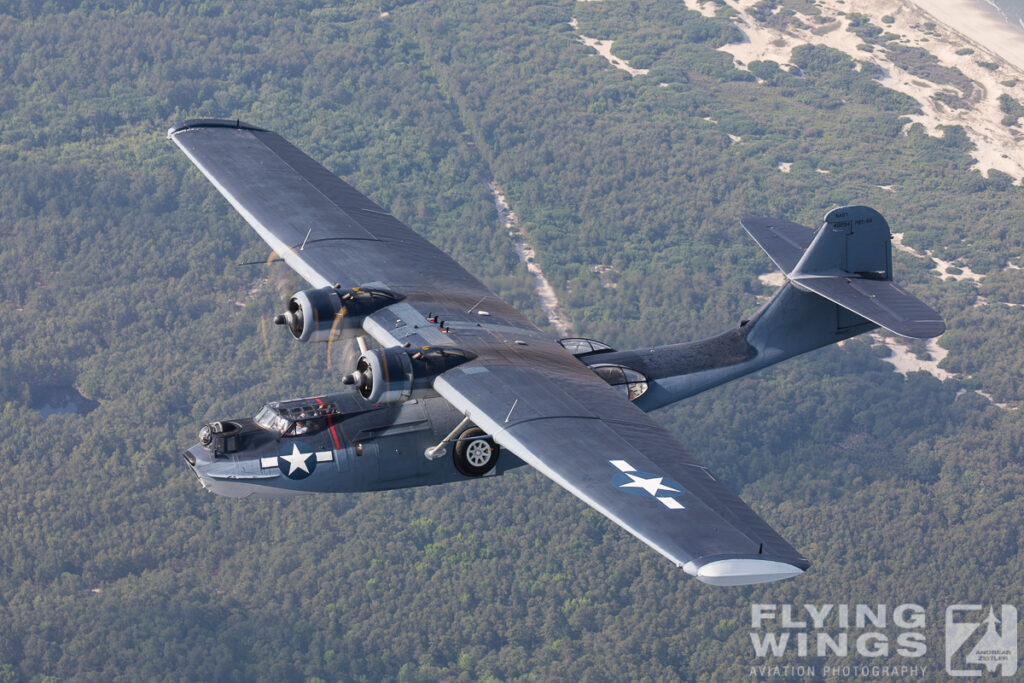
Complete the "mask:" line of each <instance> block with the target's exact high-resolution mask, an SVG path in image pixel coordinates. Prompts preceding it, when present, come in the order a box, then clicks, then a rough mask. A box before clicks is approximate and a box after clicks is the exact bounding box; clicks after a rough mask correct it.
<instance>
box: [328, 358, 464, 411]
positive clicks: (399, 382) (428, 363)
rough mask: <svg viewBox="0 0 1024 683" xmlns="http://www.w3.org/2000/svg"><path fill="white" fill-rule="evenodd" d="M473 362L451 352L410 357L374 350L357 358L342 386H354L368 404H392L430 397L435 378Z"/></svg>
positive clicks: (343, 379)
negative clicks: (353, 369)
mask: <svg viewBox="0 0 1024 683" xmlns="http://www.w3.org/2000/svg"><path fill="white" fill-rule="evenodd" d="M472 359H473V355H472V354H468V353H466V352H465V351H462V350H459V349H450V348H424V349H421V350H419V351H413V352H411V353H410V352H409V351H407V350H405V349H399V348H390V349H373V350H372V351H367V352H366V353H364V354H363V355H362V356H360V357H359V361H358V362H357V363H356V370H355V372H353V373H352V374H351V375H346V376H345V377H344V378H342V382H343V383H344V384H354V385H355V387H356V389H357V390H358V391H359V394H360V395H361V396H362V397H363V398H365V399H366V400H367V401H369V402H370V403H395V402H399V401H406V400H408V399H410V398H415V397H418V396H423V395H425V394H428V393H431V392H432V391H433V382H434V378H435V377H437V376H438V375H440V374H441V373H442V372H445V371H446V370H450V369H451V368H454V367H455V366H457V365H461V364H462V363H465V362H466V361H469V360H472Z"/></svg>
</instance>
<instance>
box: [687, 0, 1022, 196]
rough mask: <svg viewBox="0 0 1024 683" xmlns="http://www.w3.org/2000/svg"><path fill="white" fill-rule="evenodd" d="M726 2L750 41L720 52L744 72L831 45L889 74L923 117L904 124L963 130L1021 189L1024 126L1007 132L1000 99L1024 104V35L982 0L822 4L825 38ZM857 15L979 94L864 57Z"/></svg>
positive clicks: (741, 0)
mask: <svg viewBox="0 0 1024 683" xmlns="http://www.w3.org/2000/svg"><path fill="white" fill-rule="evenodd" d="M724 2H725V3H726V4H727V5H728V6H729V7H730V8H731V9H733V10H735V11H736V13H735V15H734V19H733V20H734V21H735V22H736V24H737V26H738V27H739V28H740V30H742V31H743V33H744V35H745V36H746V40H744V41H743V42H740V43H734V44H731V45H725V46H723V47H722V48H720V49H721V50H722V51H724V52H728V53H729V54H731V55H732V56H733V59H734V60H735V63H736V66H737V68H740V69H745V68H747V67H746V65H747V64H749V63H750V62H752V61H755V60H771V61H774V62H777V63H778V64H779V65H780V66H781V67H782V68H785V69H788V68H789V61H790V58H791V55H792V52H793V48H794V47H796V46H798V45H803V44H816V45H826V46H828V47H832V48H835V49H837V50H840V51H842V52H845V53H846V54H848V55H850V56H851V57H852V58H853V59H855V60H858V61H861V62H867V63H872V64H875V65H877V66H878V67H879V68H881V69H882V71H883V73H884V74H885V75H884V77H883V78H881V79H880V82H881V83H882V84H883V85H885V86H886V87H889V88H892V89H893V90H897V91H899V92H902V93H905V94H907V95H909V96H911V97H913V98H914V99H915V100H917V102H918V103H919V104H920V106H921V111H922V113H920V114H914V115H909V116H906V117H905V118H906V120H907V125H908V127H909V126H910V125H911V124H913V123H920V124H921V125H922V126H924V128H925V130H926V131H927V132H928V133H929V134H930V135H934V136H942V135H943V134H944V131H943V128H942V126H961V127H962V128H963V129H964V131H965V133H966V134H967V136H968V138H970V140H971V141H972V142H973V143H974V145H975V147H976V149H975V150H974V151H973V152H972V156H973V157H974V159H975V160H976V164H975V168H976V169H978V170H979V171H980V172H981V173H982V174H984V175H986V176H987V175H988V172H989V171H990V170H992V169H995V170H998V171H1001V172H1003V173H1006V174H1008V175H1010V176H1011V177H1013V179H1014V182H1015V184H1017V185H1020V184H1021V181H1022V179H1024V144H1022V143H1024V127H1022V125H1021V123H1020V122H1018V124H1017V125H1014V126H1006V125H1003V123H1002V119H1003V116H1004V113H1003V112H1002V110H1001V108H1000V101H999V98H1000V96H1001V95H1004V94H1005V95H1009V96H1010V97H1012V98H1013V99H1015V100H1016V101H1018V102H1024V32H1020V31H1017V30H1016V29H1015V28H1014V27H1012V26H1010V25H1009V24H1007V23H1005V22H1003V21H1002V20H1001V19H1000V18H999V17H998V15H997V14H995V12H994V10H991V9H988V8H986V7H982V6H979V5H978V4H976V2H975V0H928V1H927V2H924V1H920V2H911V1H910V0H857V2H856V3H852V2H845V1H844V0H819V1H818V2H817V3H815V6H816V7H817V9H818V10H819V11H820V12H821V14H822V15H823V16H824V17H826V18H827V19H828V20H829V21H830V22H832V25H834V26H835V28H834V29H832V30H829V31H827V32H824V33H821V34H820V35H819V34H818V33H815V32H814V31H812V30H811V29H812V27H819V26H821V25H822V24H821V23H820V22H819V21H817V18H816V17H815V18H812V17H808V16H805V15H801V14H799V13H797V15H796V16H797V18H798V19H799V20H800V21H801V22H802V24H803V27H799V26H790V27H788V28H786V29H784V30H779V29H775V28H770V27H768V26H765V25H763V24H759V23H758V22H757V21H756V20H755V19H754V18H753V17H752V16H751V15H750V13H749V11H748V10H749V9H750V8H751V7H753V6H754V5H755V4H756V3H757V0H724ZM686 5H687V7H689V8H690V9H694V10H698V11H701V12H702V13H705V14H706V13H707V12H708V10H709V7H713V4H712V3H709V2H707V1H706V0H686ZM922 7H927V11H925V10H924V9H921V8H922ZM851 12H857V13H859V14H863V15H866V16H867V17H869V19H870V21H871V23H872V24H874V25H875V26H879V27H882V28H884V29H885V30H886V31H887V32H891V33H895V34H897V35H898V36H900V38H899V42H900V43H901V44H903V45H907V46H910V47H920V48H923V49H925V50H927V51H928V52H930V53H932V54H933V55H935V57H936V58H937V59H938V60H939V62H940V63H941V64H943V65H944V66H948V67H951V68H956V69H959V70H960V71H961V72H962V73H963V74H964V75H965V76H967V77H968V78H970V79H971V80H972V81H974V83H975V84H976V88H974V92H970V93H963V92H960V91H959V90H957V89H956V88H954V87H953V86H951V85H948V84H942V83H932V82H929V81H927V80H925V79H923V78H921V77H920V76H915V75H912V74H910V73H908V72H907V71H905V70H903V69H901V68H899V67H898V66H896V65H895V64H894V63H893V62H892V61H891V60H889V59H888V57H887V56H886V53H885V50H882V49H875V50H873V51H867V50H865V49H864V46H863V41H862V40H861V39H860V38H858V37H857V36H856V35H855V34H853V33H851V32H850V31H848V30H847V29H848V28H849V25H850V19H849V17H848V14H849V13H851ZM883 17H885V18H886V21H883V20H882V18H883ZM946 22H949V23H950V24H952V25H953V26H955V28H952V27H950V26H947V25H946ZM819 33H820V30H819ZM949 96H953V98H965V99H966V100H968V103H967V104H966V106H963V105H961V106H959V107H956V108H954V107H952V106H950V105H949V104H947V102H948V101H949V100H950V97H949ZM943 100H945V102H944V101H943Z"/></svg>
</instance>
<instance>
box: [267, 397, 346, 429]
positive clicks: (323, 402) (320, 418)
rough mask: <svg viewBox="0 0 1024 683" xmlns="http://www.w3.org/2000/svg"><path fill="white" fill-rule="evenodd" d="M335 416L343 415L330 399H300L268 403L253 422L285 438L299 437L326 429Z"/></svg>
mask: <svg viewBox="0 0 1024 683" xmlns="http://www.w3.org/2000/svg"><path fill="white" fill-rule="evenodd" d="M335 415H341V411H339V410H338V406H337V403H336V402H335V401H333V400H331V399H330V397H327V396H325V397H323V398H322V399H320V398H298V399H295V400H292V401H275V402H273V403H268V404H267V405H265V406H263V408H262V409H261V410H260V412H258V413H257V414H256V417H254V418H253V422H255V423H256V424H258V425H259V426H260V427H262V428H263V429H266V430H268V431H272V432H277V433H278V434H281V435H283V436H297V435H299V434H306V433H308V432H312V431H317V430H319V429H321V428H323V427H325V426H326V424H327V418H329V417H331V416H335Z"/></svg>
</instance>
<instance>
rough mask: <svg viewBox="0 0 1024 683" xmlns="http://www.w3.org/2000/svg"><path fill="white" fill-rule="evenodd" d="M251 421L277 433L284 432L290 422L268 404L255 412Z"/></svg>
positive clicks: (289, 425)
mask: <svg viewBox="0 0 1024 683" xmlns="http://www.w3.org/2000/svg"><path fill="white" fill-rule="evenodd" d="M253 422H255V423H256V424H258V425H259V426H260V427H263V428H264V429H267V430H269V431H272V432H277V433H278V434H284V433H285V432H286V431H288V428H289V427H291V425H292V423H291V422H289V421H288V420H286V419H284V418H283V417H281V416H280V415H278V414H277V411H276V410H274V409H273V408H271V407H270V406H263V409H262V410H260V412H258V413H256V417H254V418H253Z"/></svg>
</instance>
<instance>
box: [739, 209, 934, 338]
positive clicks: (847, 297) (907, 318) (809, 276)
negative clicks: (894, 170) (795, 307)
mask: <svg viewBox="0 0 1024 683" xmlns="http://www.w3.org/2000/svg"><path fill="white" fill-rule="evenodd" d="M740 222H741V223H742V225H743V227H744V228H745V229H746V231H747V232H748V233H750V236H751V237H753V238H754V239H755V240H756V241H757V243H758V244H759V245H761V248H762V249H764V250H765V252H767V254H768V256H770V257H771V259H772V260H773V261H774V262H775V264H776V265H777V266H778V267H779V268H780V269H781V270H782V271H783V272H784V273H785V274H786V277H787V278H788V279H789V281H790V282H792V283H793V284H794V285H795V286H796V287H798V288H800V289H802V290H804V291H808V292H813V293H815V294H817V295H819V296H821V297H824V298H825V299H828V300H829V301H831V302H833V303H835V304H837V305H839V306H842V307H843V308H845V309H847V310H849V311H852V312H853V313H856V314H857V315H859V316H861V317H862V318H865V319H866V320H869V321H871V322H873V323H875V324H876V325H878V326H880V327H884V328H885V329H887V330H889V331H891V332H895V333H896V334H899V335H902V336H904V337H915V338H919V339H927V338H931V337H937V336H939V335H940V334H942V333H943V332H945V331H946V324H945V322H943V320H942V316H940V315H939V314H938V313H936V312H935V311H934V310H933V309H932V308H931V307H929V306H928V305H927V304H925V303H924V302H922V301H921V300H920V299H918V298H917V297H915V296H914V295H913V294H910V293H909V292H907V291H906V290H905V289H903V288H901V287H900V286H899V285H897V284H896V283H894V282H893V280H892V235H891V234H890V232H889V224H888V223H887V222H886V221H885V219H884V218H883V217H882V215H881V214H879V213H878V212H877V211H875V210H874V209H872V208H870V207H867V206H843V207H839V208H838V209H833V210H832V211H829V212H828V214H826V215H825V222H824V224H823V225H822V226H821V228H819V229H818V230H812V229H810V228H806V227H804V226H802V225H798V224H797V223H793V222H791V221H786V220H781V219H778V218H760V217H756V216H744V217H743V218H742V219H741V220H740Z"/></svg>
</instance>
